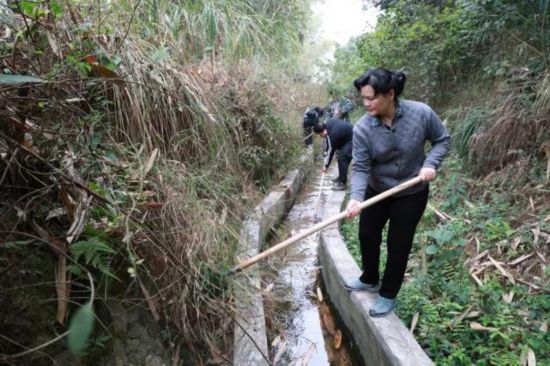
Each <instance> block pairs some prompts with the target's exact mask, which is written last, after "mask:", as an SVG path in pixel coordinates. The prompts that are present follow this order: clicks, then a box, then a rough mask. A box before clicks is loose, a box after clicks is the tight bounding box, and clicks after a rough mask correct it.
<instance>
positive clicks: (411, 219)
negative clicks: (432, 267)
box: [359, 186, 429, 299]
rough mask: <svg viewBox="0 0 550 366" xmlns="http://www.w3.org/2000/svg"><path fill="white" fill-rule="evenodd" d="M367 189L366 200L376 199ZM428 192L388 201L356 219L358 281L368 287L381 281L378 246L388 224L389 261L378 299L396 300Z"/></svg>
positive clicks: (373, 192)
mask: <svg viewBox="0 0 550 366" xmlns="http://www.w3.org/2000/svg"><path fill="white" fill-rule="evenodd" d="M378 193H379V192H375V191H374V190H373V189H372V188H371V187H370V186H369V187H368V188H367V193H366V197H365V199H369V198H370V197H372V196H375V195H376V194H378ZM428 196H429V188H428V187H426V189H424V190H422V191H420V192H417V193H414V194H411V195H407V196H402V197H389V198H386V199H384V200H382V201H380V202H378V203H376V204H374V205H372V206H369V207H367V208H365V209H364V210H363V211H361V216H360V219H359V242H360V244H361V259H362V262H363V263H362V264H363V274H362V275H361V277H360V279H361V281H363V282H365V283H369V284H375V283H378V281H379V279H380V274H379V265H380V244H381V243H382V230H383V229H384V226H385V225H386V223H387V222H388V220H389V222H390V223H389V227H388V238H387V248H388V258H387V261H386V269H385V271H384V277H383V278H382V284H381V286H380V291H379V294H380V296H383V297H386V298H389V299H393V298H395V297H396V296H397V293H398V292H399V289H400V288H401V284H402V283H403V278H404V276H405V270H406V269H407V261H408V260H409V254H410V252H411V248H412V244H413V239H414V234H415V232H416V226H417V225H418V222H419V221H420V218H421V217H422V214H423V213H424V209H425V208H426V204H427V203H428Z"/></svg>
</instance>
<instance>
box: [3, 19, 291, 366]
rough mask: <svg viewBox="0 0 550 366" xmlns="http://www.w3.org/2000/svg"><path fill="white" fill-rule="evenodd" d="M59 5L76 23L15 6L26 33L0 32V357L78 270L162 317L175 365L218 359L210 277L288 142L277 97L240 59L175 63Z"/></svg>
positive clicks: (71, 300)
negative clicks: (230, 64)
mask: <svg viewBox="0 0 550 366" xmlns="http://www.w3.org/2000/svg"><path fill="white" fill-rule="evenodd" d="M70 13H71V14H72V17H73V19H72V24H71V22H70V21H69V22H67V23H65V22H59V21H55V20H54V17H53V15H52V13H51V12H50V13H48V14H50V16H49V17H48V16H46V17H44V18H42V19H40V21H36V20H37V19H31V18H30V17H24V16H16V18H17V19H19V20H26V21H27V22H28V24H25V22H17V25H16V27H23V32H24V31H25V29H27V31H28V32H29V33H28V35H27V38H25V37H23V38H21V39H17V40H16V39H15V38H14V33H13V32H11V31H10V32H8V29H11V28H2V29H3V33H1V37H2V42H3V44H4V45H9V48H5V47H4V48H0V64H2V67H3V69H4V70H5V71H4V72H6V70H8V71H9V75H6V74H4V75H0V78H2V79H1V80H0V188H1V189H0V202H1V204H0V232H1V233H0V238H1V248H2V251H1V253H0V263H2V266H3V268H4V270H3V271H2V273H1V275H2V278H1V285H0V292H1V293H2V294H3V295H2V298H3V299H4V301H2V304H3V305H5V306H1V307H2V308H3V312H2V314H3V316H2V318H3V320H2V321H0V334H7V335H9V336H7V337H4V336H3V337H2V339H0V345H1V346H0V348H2V352H1V354H0V359H1V360H2V361H6V362H8V361H9V360H10V355H13V354H16V353H17V352H18V351H19V350H21V348H22V347H32V346H33V345H34V344H37V343H40V342H41V341H43V340H44V337H45V336H46V337H47V335H52V338H53V337H54V334H55V332H57V330H59V329H61V330H65V329H66V326H67V319H68V318H70V316H71V315H72V314H73V313H74V310H75V309H77V308H78V306H79V304H80V303H82V302H83V301H85V299H86V298H87V296H86V295H87V291H88V290H87V284H86V282H85V281H83V278H85V273H86V271H89V272H91V273H92V274H93V275H94V277H95V279H96V280H97V281H98V285H99V287H100V290H99V292H100V293H101V295H100V296H98V297H97V298H98V300H99V301H107V300H109V299H118V300H121V301H122V302H123V303H124V304H125V305H127V306H128V307H132V306H144V307H145V306H146V307H147V308H148V310H149V311H150V313H151V315H152V316H153V318H154V319H155V320H156V321H157V322H160V323H161V324H166V325H167V329H169V330H170V331H168V332H167V334H168V336H167V338H166V339H164V341H165V343H166V344H167V345H169V348H170V347H171V348H170V349H171V353H172V356H173V361H174V364H177V363H178V362H181V360H180V357H181V355H182V354H193V355H194V356H193V357H195V358H196V360H197V362H198V360H201V359H208V358H209V355H210V356H212V357H214V358H216V359H219V360H222V361H224V362H225V361H227V357H228V356H227V354H226V351H227V347H228V346H229V345H230V339H228V338H227V334H228V331H229V330H230V329H231V327H232V326H233V324H232V322H231V318H232V314H231V310H230V306H229V305H230V302H231V295H230V294H229V292H228V291H227V288H226V283H225V282H224V280H223V276H222V274H223V273H224V271H225V270H226V269H227V268H230V266H232V265H233V257H234V255H233V253H234V250H235V246H236V242H237V239H238V228H239V225H240V219H241V217H242V215H243V212H244V210H245V209H246V208H247V207H250V206H251V204H252V203H253V202H254V201H255V200H256V199H257V198H258V196H259V194H260V192H261V190H262V189H264V188H265V187H267V186H269V184H270V182H271V181H272V180H274V179H277V178H278V176H279V174H280V169H281V168H282V167H285V165H286V164H290V163H291V161H292V159H293V157H294V154H295V152H296V150H295V149H296V148H297V147H298V146H300V144H299V143H295V142H296V141H295V140H297V141H299V137H297V138H295V135H294V128H292V127H289V126H288V125H287V124H285V123H284V122H283V119H282V118H281V117H284V116H281V115H277V114H275V112H274V110H275V109H276V108H274V105H273V101H275V100H281V99H279V98H283V96H282V93H279V92H278V93H277V94H274V93H272V92H273V91H274V90H275V88H274V83H271V82H267V81H258V79H259V78H254V77H253V73H252V72H251V70H254V67H252V66H251V65H250V64H249V63H247V62H246V61H245V60H243V61H242V62H241V64H240V66H239V67H235V68H234V69H232V70H231V71H228V70H227V68H226V66H224V64H223V63H222V62H218V60H217V59H216V58H214V57H212V58H209V59H208V62H206V61H205V62H200V63H193V64H187V65H181V64H179V63H177V62H176V60H174V59H172V58H170V56H169V55H168V54H163V53H162V52H161V53H158V48H157V47H156V46H157V45H155V44H152V43H150V42H147V41H143V40H141V39H137V38H135V37H133V36H132V34H131V33H130V34H125V36H124V37H110V36H102V35H101V36H98V35H97V34H95V33H94V32H92V30H90V31H86V30H84V31H83V30H82V28H81V27H80V26H81V25H82V23H84V21H83V19H81V17H80V15H79V13H78V9H72V8H71V9H70ZM29 75H33V76H32V77H29ZM277 90H279V89H277ZM291 96H292V93H290V94H289V95H288V97H291ZM288 104H291V103H288V102H287V105H288ZM35 256H37V257H40V259H37V258H35ZM35 266H39V268H36V267H35ZM45 281H47V282H45ZM40 284H43V285H40ZM28 286H37V287H38V288H40V291H37V292H36V294H33V295H32V296H28V295H27V294H26V291H25V289H26V288H28ZM7 294H10V297H9V299H10V301H11V304H4V302H6V301H8V297H7ZM31 299H32V301H31ZM27 301H30V302H27ZM43 303H47V304H48V306H44V307H42V308H41V309H40V311H38V310H37V307H39V306H40V304H43ZM52 304H55V305H54V306H52ZM17 307H19V308H20V310H21V311H20V312H19V313H18V314H17V316H16V317H15V316H14V315H13V312H14V311H17ZM56 314H57V315H56ZM48 319H50V320H48ZM51 319H57V324H53V323H52V322H51ZM33 322H34V323H36V326H35V328H34V329H33V330H32V331H31V332H29V331H28V329H29V327H30V324H32V323H33ZM105 326H108V324H106V325H105ZM100 328H101V329H100V330H99V334H101V333H102V332H107V333H108V332H109V331H108V328H107V327H103V326H101V327H100ZM8 330H9V332H8ZM62 349H63V348H62V346H59V344H58V345H57V347H54V348H53V349H50V351H49V353H50V354H55V353H58V352H60V351H61V350H62ZM184 350H185V352H187V353H185V352H184ZM92 356H93V355H92ZM27 357H29V358H24V360H25V362H45V361H44V360H46V359H48V357H50V356H48V355H47V354H45V353H36V354H31V355H29V356H27ZM224 359H225V360H224ZM0 362H1V361H0Z"/></svg>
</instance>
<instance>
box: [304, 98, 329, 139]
mask: <svg viewBox="0 0 550 366" xmlns="http://www.w3.org/2000/svg"><path fill="white" fill-rule="evenodd" d="M323 114H324V111H323V109H322V108H320V107H308V108H307V109H306V111H305V113H304V123H303V128H304V143H305V144H306V146H310V145H311V144H313V127H314V126H315V125H316V124H318V123H319V122H320V119H321V118H322V117H323Z"/></svg>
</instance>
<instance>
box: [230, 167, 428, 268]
mask: <svg viewBox="0 0 550 366" xmlns="http://www.w3.org/2000/svg"><path fill="white" fill-rule="evenodd" d="M420 182H421V179H420V177H416V178H413V179H411V180H408V181H406V182H405V183H402V184H400V185H398V186H395V187H393V188H391V189H388V190H387V191H385V192H382V193H380V194H378V195H376V196H374V197H371V198H369V199H368V200H366V201H363V202H361V203H360V204H359V211H361V210H363V209H364V208H365V207H368V206H372V205H374V204H375V203H377V202H380V201H382V200H383V199H385V198H387V197H389V196H392V195H394V194H396V193H399V192H401V191H404V190H405V189H407V188H409V187H412V186H414V185H416V184H418V183H420ZM347 215H348V212H347V210H346V211H342V212H340V213H339V214H337V215H334V216H332V217H329V218H328V219H326V220H325V221H321V222H320V223H318V224H317V225H314V226H312V227H311V228H309V229H307V230H304V231H302V232H301V233H298V234H296V235H294V236H292V237H290V238H288V239H286V240H285V241H283V242H281V243H279V244H277V245H274V246H272V247H271V248H269V249H267V250H265V251H263V252H261V253H260V254H258V255H255V256H253V257H250V258H248V259H247V260H244V261H242V262H241V263H239V264H238V265H236V266H235V267H233V268H232V269H231V270H230V271H229V274H234V273H237V272H240V271H241V270H243V269H245V268H246V267H249V266H251V265H253V264H254V263H256V262H258V261H260V260H262V259H264V258H267V257H269V256H270V255H272V254H275V253H277V252H278V251H280V250H282V249H284V248H286V247H288V246H290V245H292V244H294V243H296V242H297V241H299V240H301V239H303V238H305V237H306V236H309V235H311V234H313V233H316V232H317V231H319V230H321V229H323V228H325V227H327V226H329V225H330V224H332V223H334V222H336V221H339V220H342V219H343V218H345V217H346V216H347Z"/></svg>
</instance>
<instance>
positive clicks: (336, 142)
mask: <svg viewBox="0 0 550 366" xmlns="http://www.w3.org/2000/svg"><path fill="white" fill-rule="evenodd" d="M313 131H314V132H315V133H316V134H318V135H319V136H321V137H324V138H325V160H324V165H323V169H322V172H323V173H324V172H326V171H327V169H328V167H329V166H330V162H331V161H332V158H333V157H334V154H335V153H336V159H337V160H338V177H337V178H336V179H335V180H334V186H333V189H334V190H338V191H343V190H344V189H346V183H347V181H348V168H349V165H350V163H351V159H352V149H353V126H352V124H351V123H349V122H347V121H344V120H341V119H335V118H333V119H330V120H328V121H327V122H326V123H319V124H317V125H315V127H314V128H313Z"/></svg>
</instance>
